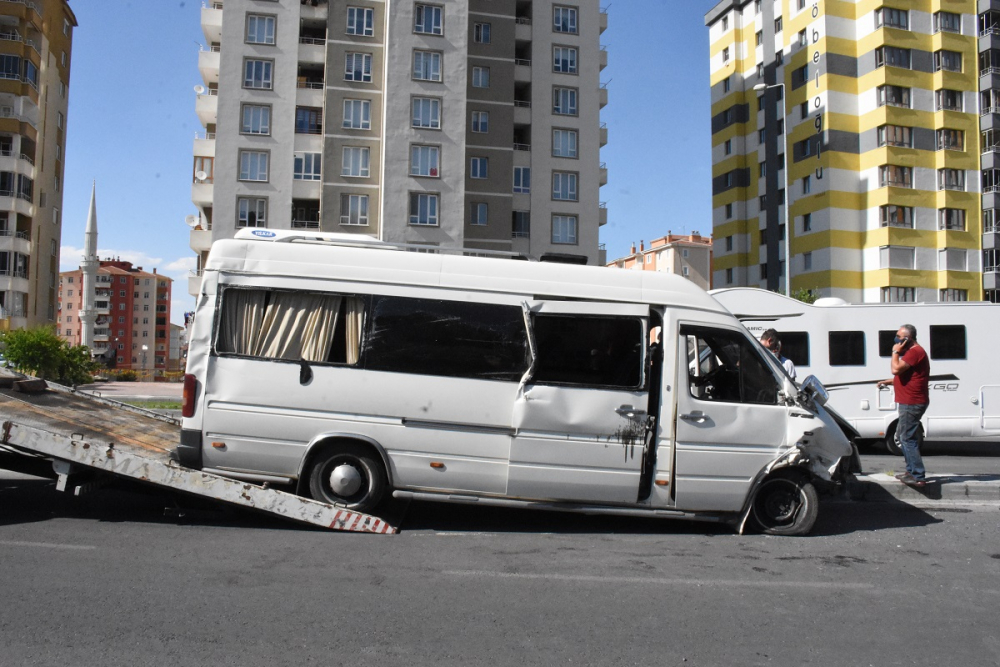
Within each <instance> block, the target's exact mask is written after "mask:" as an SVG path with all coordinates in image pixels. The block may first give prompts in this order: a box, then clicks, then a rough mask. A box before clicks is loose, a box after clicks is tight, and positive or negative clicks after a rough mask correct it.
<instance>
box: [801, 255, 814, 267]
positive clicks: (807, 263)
mask: <svg viewBox="0 0 1000 667" xmlns="http://www.w3.org/2000/svg"><path fill="white" fill-rule="evenodd" d="M812 268H813V254H812V253H811V252H807V253H803V255H802V270H803V271H812Z"/></svg>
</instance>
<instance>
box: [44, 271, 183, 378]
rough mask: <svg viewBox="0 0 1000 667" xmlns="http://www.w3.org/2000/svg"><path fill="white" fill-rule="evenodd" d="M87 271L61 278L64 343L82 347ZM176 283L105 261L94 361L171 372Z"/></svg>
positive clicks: (99, 287) (100, 278)
mask: <svg viewBox="0 0 1000 667" xmlns="http://www.w3.org/2000/svg"><path fill="white" fill-rule="evenodd" d="M82 287H83V271H82V270H80V269H77V270H76V271H64V272H63V273H60V274H59V310H58V313H59V315H58V316H59V322H58V324H57V325H56V328H57V333H58V334H59V337H60V338H62V339H63V340H65V341H66V342H68V343H69V344H70V345H79V344H80V343H81V335H80V329H81V326H80V304H81V301H82V299H83V293H82ZM172 289H173V280H172V279H171V278H168V277H167V276H164V275H160V274H158V273H157V272H156V270H155V269H154V270H153V272H152V273H149V272H146V271H143V270H142V267H141V266H140V267H134V266H132V263H131V262H124V261H120V260H101V262H100V267H99V268H98V269H97V277H96V301H95V306H96V311H97V320H96V323H95V328H94V346H93V348H92V350H91V352H93V354H94V358H95V360H97V361H99V362H102V363H104V364H106V365H108V366H110V367H113V368H127V369H132V370H145V371H166V370H168V369H169V359H170V355H171V349H170V348H171V325H170V304H171V291H172Z"/></svg>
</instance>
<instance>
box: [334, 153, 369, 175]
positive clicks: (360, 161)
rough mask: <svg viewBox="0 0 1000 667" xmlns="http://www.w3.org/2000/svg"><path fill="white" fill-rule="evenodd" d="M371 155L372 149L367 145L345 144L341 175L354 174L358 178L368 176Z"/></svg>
mask: <svg viewBox="0 0 1000 667" xmlns="http://www.w3.org/2000/svg"><path fill="white" fill-rule="evenodd" d="M369 155H370V151H369V149H368V148H367V147H361V146H345V147H344V152H343V158H342V159H343V162H342V165H341V169H340V175H341V176H353V177H356V178H368V176H369V161H368V160H369Z"/></svg>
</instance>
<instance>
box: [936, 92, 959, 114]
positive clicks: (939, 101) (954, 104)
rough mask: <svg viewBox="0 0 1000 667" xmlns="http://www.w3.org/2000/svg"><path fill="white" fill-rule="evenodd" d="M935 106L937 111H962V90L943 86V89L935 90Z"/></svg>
mask: <svg viewBox="0 0 1000 667" xmlns="http://www.w3.org/2000/svg"><path fill="white" fill-rule="evenodd" d="M934 107H935V109H936V110H937V111H941V110H945V111H961V110H962V91H960V90H947V89H945V88H942V89H941V90H935V91H934Z"/></svg>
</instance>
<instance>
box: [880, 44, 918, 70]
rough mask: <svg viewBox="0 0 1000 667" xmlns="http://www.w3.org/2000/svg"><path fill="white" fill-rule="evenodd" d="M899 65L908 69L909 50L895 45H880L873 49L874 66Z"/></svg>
mask: <svg viewBox="0 0 1000 667" xmlns="http://www.w3.org/2000/svg"><path fill="white" fill-rule="evenodd" d="M887 65H888V66H889V67H901V68H903V69H910V50H909V49H900V48H897V47H895V46H880V47H878V48H877V49H875V67H885V66H887Z"/></svg>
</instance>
